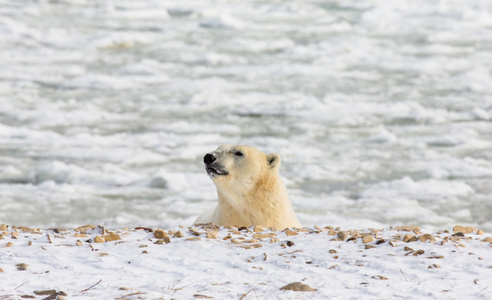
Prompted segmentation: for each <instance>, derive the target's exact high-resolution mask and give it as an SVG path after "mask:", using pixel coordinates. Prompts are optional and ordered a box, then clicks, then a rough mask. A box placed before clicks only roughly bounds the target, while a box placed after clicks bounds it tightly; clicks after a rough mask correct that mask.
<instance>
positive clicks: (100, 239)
mask: <svg viewBox="0 0 492 300" xmlns="http://www.w3.org/2000/svg"><path fill="white" fill-rule="evenodd" d="M94 243H104V239H103V238H102V237H100V236H96V237H95V238H94Z"/></svg>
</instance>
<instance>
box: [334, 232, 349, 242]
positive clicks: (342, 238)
mask: <svg viewBox="0 0 492 300" xmlns="http://www.w3.org/2000/svg"><path fill="white" fill-rule="evenodd" d="M348 237H349V234H348V232H346V231H339V232H338V233H337V238H336V239H335V240H336V241H345V240H346V239H347V238H348Z"/></svg>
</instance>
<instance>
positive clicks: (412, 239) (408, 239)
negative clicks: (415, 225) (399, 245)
mask: <svg viewBox="0 0 492 300" xmlns="http://www.w3.org/2000/svg"><path fill="white" fill-rule="evenodd" d="M403 241H404V242H405V243H410V242H416V241H418V239H417V237H416V236H415V235H413V234H407V235H405V236H404V237H403Z"/></svg>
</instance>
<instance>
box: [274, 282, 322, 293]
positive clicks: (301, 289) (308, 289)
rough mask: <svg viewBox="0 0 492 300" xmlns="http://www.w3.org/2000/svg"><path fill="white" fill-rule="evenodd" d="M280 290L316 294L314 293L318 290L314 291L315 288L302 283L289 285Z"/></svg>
mask: <svg viewBox="0 0 492 300" xmlns="http://www.w3.org/2000/svg"><path fill="white" fill-rule="evenodd" d="M280 289H281V290H289V291H296V292H314V291H317V289H314V288H312V287H310V286H309V285H307V284H304V283H301V282H293V283H289V284H288V285H286V286H283V287H281V288H280Z"/></svg>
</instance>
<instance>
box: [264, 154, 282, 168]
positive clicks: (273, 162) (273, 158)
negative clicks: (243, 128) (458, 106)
mask: <svg viewBox="0 0 492 300" xmlns="http://www.w3.org/2000/svg"><path fill="white" fill-rule="evenodd" d="M267 162H268V166H269V167H270V169H277V170H278V168H280V162H281V160H280V155H278V154H277V153H270V154H268V155H267Z"/></svg>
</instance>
